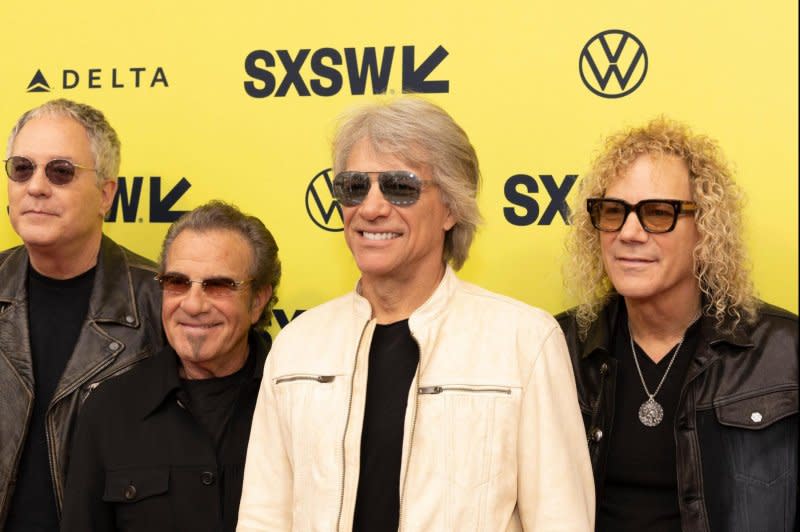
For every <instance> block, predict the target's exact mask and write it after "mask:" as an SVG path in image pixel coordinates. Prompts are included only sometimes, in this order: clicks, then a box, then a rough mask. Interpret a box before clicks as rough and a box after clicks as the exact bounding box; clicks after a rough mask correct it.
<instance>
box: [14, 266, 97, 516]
mask: <svg viewBox="0 0 800 532" xmlns="http://www.w3.org/2000/svg"><path fill="white" fill-rule="evenodd" d="M94 274H95V268H92V269H91V270H89V271H87V272H86V273H83V274H81V275H79V276H77V277H73V278H72V279H66V280H59V279H50V278H49V277H45V276H43V275H41V274H39V273H37V272H36V271H35V270H34V269H33V268H31V267H29V268H28V280H27V284H28V331H29V336H30V345H31V358H32V362H33V382H34V389H33V411H32V412H31V419H30V422H29V424H28V435H27V437H26V439H25V445H24V447H23V450H22V456H21V457H20V463H19V469H18V470H17V485H16V488H15V490H14V494H13V496H12V499H11V506H10V508H9V514H8V521H7V522H6V531H7V532H14V531H25V532H39V531H57V530H58V514H57V513H56V500H55V494H54V493H53V483H52V478H51V476H50V457H49V455H48V452H47V435H46V432H45V416H46V414H47V409H48V407H49V406H50V401H51V400H52V398H53V394H54V392H55V390H56V387H57V386H58V382H59V380H60V379H61V374H62V373H63V372H64V368H65V367H66V365H67V362H68V361H69V358H70V356H72V351H73V350H74V349H75V344H76V343H77V342H78V336H79V335H80V332H81V327H82V326H83V322H84V320H85V319H86V313H87V312H88V310H89V297H90V296H91V293H92V284H93V282H94Z"/></svg>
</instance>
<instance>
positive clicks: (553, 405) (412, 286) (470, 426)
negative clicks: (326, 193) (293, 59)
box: [237, 97, 594, 532]
mask: <svg viewBox="0 0 800 532" xmlns="http://www.w3.org/2000/svg"><path fill="white" fill-rule="evenodd" d="M333 157H334V171H335V174H336V175H335V178H334V181H333V192H334V195H335V197H336V199H337V200H338V201H339V204H340V205H341V207H342V213H343V215H344V237H345V241H346V242H347V244H348V246H349V248H350V251H351V252H352V255H353V258H354V259H355V263H356V265H357V267H358V269H359V271H360V274H361V278H360V280H359V282H358V285H357V287H356V290H355V291H354V292H351V293H349V294H347V295H345V296H343V297H340V298H338V299H335V300H333V301H330V302H328V303H325V304H323V305H321V306H319V307H317V308H314V309H311V310H308V311H306V312H305V313H303V315H301V316H299V317H298V318H296V319H294V320H292V322H291V323H290V324H289V325H288V326H287V327H285V328H284V329H283V330H282V331H281V333H280V334H279V335H278V337H277V338H276V341H275V346H274V348H273V350H272V353H271V354H270V359H269V360H268V361H267V368H266V369H265V378H264V380H263V381H262V386H261V391H260V394H259V399H258V403H257V405H256V411H255V414H254V417H253V427H252V430H251V437H250V445H249V447H248V456H247V466H246V470H245V481H244V488H243V492H242V501H241V506H240V512H239V525H238V528H237V530H239V531H251V530H270V531H274V530H296V531H310V530H330V531H334V530H336V531H351V530H353V531H370V532H381V531H397V530H408V531H411V530H477V529H481V530H564V531H570V532H576V531H588V530H591V527H592V521H593V515H594V507H593V501H594V497H593V489H592V480H591V467H590V465H589V458H588V454H587V450H586V446H585V445H584V442H583V440H582V438H583V427H582V425H581V421H580V410H579V407H578V404H577V402H576V399H575V395H574V393H575V383H574V377H573V375H572V370H571V367H570V363H569V357H568V353H567V351H566V346H565V344H564V338H563V336H562V333H561V331H560V329H559V327H558V324H557V323H556V322H555V320H554V319H553V318H552V317H551V316H550V315H548V314H546V313H545V312H543V311H541V310H539V309H535V308H532V307H529V306H527V305H525V304H523V303H521V302H519V301H515V300H512V299H510V298H507V297H504V296H501V295H498V294H494V293H491V292H488V291H486V290H484V289H481V288H479V287H477V286H474V285H472V284H469V283H466V282H463V281H461V280H459V279H458V277H456V275H455V273H454V270H455V269H458V268H460V267H461V266H462V265H463V263H464V261H465V260H466V258H467V253H468V251H469V247H470V243H471V242H472V238H473V236H474V233H475V229H476V226H477V224H478V222H479V220H480V215H479V212H478V206H477V201H476V193H477V189H478V181H479V167H478V160H477V156H476V154H475V151H474V149H473V147H472V145H471V144H470V142H469V139H468V138H467V136H466V134H465V133H464V131H463V130H462V129H461V128H460V127H459V126H458V125H457V124H456V123H455V122H454V121H453V119H452V118H451V117H450V116H449V115H448V114H447V113H446V112H445V111H444V110H442V109H441V108H439V107H437V106H435V105H433V104H431V103H428V102H426V101H425V100H422V99H419V98H415V97H401V98H398V99H394V100H390V101H389V102H387V103H378V104H373V105H368V106H365V107H363V108H360V109H357V110H355V111H354V112H352V113H351V114H349V115H347V116H346V117H345V118H344V119H343V121H342V123H341V124H340V126H339V128H338V131H337V134H336V137H335V140H334V142H333Z"/></svg>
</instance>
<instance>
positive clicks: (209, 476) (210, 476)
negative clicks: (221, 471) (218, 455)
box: [200, 471, 214, 486]
mask: <svg viewBox="0 0 800 532" xmlns="http://www.w3.org/2000/svg"><path fill="white" fill-rule="evenodd" d="M200 481H201V482H202V483H203V485H204V486H210V485H211V484H213V483H214V473H212V472H211V471H203V474H202V475H200Z"/></svg>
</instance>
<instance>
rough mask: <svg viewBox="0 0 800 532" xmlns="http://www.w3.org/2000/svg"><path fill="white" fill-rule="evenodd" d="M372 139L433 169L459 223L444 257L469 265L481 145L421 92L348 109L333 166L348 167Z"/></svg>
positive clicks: (337, 138)
mask: <svg viewBox="0 0 800 532" xmlns="http://www.w3.org/2000/svg"><path fill="white" fill-rule="evenodd" d="M365 138H366V139H368V140H369V142H370V143H371V144H372V147H373V148H374V149H375V150H376V151H378V152H379V153H387V154H391V155H392V156H394V157H397V158H399V159H401V160H403V161H404V162H406V163H407V164H409V165H411V166H416V167H420V166H422V167H428V168H430V169H431V171H432V174H433V179H434V181H435V182H436V184H437V185H438V186H439V190H440V191H441V193H442V199H443V200H444V203H445V205H446V206H447V207H448V208H449V209H450V212H451V213H452V215H453V217H454V218H455V220H456V224H455V225H454V226H453V227H452V228H451V229H450V230H449V231H448V232H447V234H446V235H445V240H444V260H445V262H450V264H451V265H452V266H453V268H454V269H456V270H458V269H459V268H461V266H463V264H464V262H465V261H466V260H467V256H468V255H469V247H470V245H471V244H472V239H473V238H474V236H475V231H476V230H477V227H478V224H480V223H481V214H480V211H479V210H478V201H477V198H476V196H477V193H478V188H479V186H480V167H479V165H478V156H477V154H476V153H475V148H473V147H472V144H471V143H470V141H469V138H468V137H467V134H466V133H465V132H464V130H463V129H461V127H460V126H459V125H458V124H456V123H455V121H454V120H453V118H452V117H451V116H450V115H449V114H447V112H446V111H445V110H444V109H442V108H441V107H439V106H437V105H434V104H432V103H430V102H428V101H426V100H423V99H421V98H419V97H415V96H401V97H398V98H395V99H392V100H390V101H387V102H384V103H373V104H369V105H366V106H364V107H360V108H357V109H355V110H354V111H352V112H350V113H348V114H345V115H344V116H343V117H342V118H341V119H340V123H339V127H338V129H337V132H336V135H335V137H334V140H333V146H332V151H333V170H334V173H339V172H341V171H342V170H344V167H345V165H346V163H347V158H348V157H349V156H350V151H351V150H352V149H353V146H354V145H355V144H356V143H357V142H358V141H360V140H361V139H365Z"/></svg>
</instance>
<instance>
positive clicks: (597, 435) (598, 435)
mask: <svg viewBox="0 0 800 532" xmlns="http://www.w3.org/2000/svg"><path fill="white" fill-rule="evenodd" d="M589 437H590V438H592V440H594V441H596V442H598V441H600V440H602V439H603V431H602V430H600V428H599V427H593V428H592V429H591V430H590V431H589Z"/></svg>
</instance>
